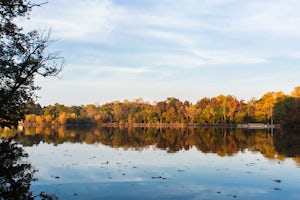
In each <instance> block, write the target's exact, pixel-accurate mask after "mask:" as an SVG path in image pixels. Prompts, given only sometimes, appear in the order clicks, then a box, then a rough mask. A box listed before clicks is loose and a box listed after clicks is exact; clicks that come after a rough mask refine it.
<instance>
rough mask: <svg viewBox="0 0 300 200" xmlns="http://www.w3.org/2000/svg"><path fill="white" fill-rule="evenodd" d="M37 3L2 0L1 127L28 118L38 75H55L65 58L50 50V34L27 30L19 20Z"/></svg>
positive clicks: (24, 0)
mask: <svg viewBox="0 0 300 200" xmlns="http://www.w3.org/2000/svg"><path fill="white" fill-rule="evenodd" d="M40 5H41V4H34V3H31V2H30V1H26V0H1V1H0V126H2V127H3V126H7V127H10V126H17V124H18V122H19V121H20V120H22V119H24V115H25V113H26V105H28V104H30V103H32V102H34V101H35V99H36V96H35V94H34V92H35V90H37V89H39V87H37V86H36V85H35V82H34V79H35V76H36V75H41V76H44V77H47V76H55V75H57V74H58V72H59V71H60V70H61V66H62V63H63V59H62V58H61V57H59V54H57V53H46V51H45V50H46V49H47V47H48V46H49V44H50V43H51V42H52V41H51V40H49V37H50V33H48V34H42V33H39V32H37V31H35V30H34V31H31V32H28V33H25V32H24V31H23V29H22V27H19V26H18V25H17V24H16V23H15V22H16V19H17V18H22V17H28V15H29V13H30V11H31V10H32V8H33V7H37V6H40Z"/></svg>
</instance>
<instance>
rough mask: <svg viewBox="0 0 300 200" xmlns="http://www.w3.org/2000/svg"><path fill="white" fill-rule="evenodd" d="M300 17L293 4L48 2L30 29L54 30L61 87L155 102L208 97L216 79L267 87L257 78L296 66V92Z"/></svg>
mask: <svg viewBox="0 0 300 200" xmlns="http://www.w3.org/2000/svg"><path fill="white" fill-rule="evenodd" d="M299 13H300V1H298V0H286V1H279V0H278V1H270V0H251V1H240V0H166V1H161V0H152V1H121V0H90V1H72V0H66V1H60V0H52V1H51V2H49V4H47V5H45V6H43V7H41V8H36V9H34V11H33V15H32V16H31V20H30V23H28V24H30V26H29V25H28V27H29V28H35V27H42V28H43V27H46V28H47V27H48V28H49V27H52V29H53V37H54V38H55V39H60V40H59V41H58V43H59V44H60V47H61V51H62V52H63V54H64V55H66V60H67V63H68V66H66V67H65V69H64V71H63V72H62V79H64V81H65V82H66V83H67V84H66V87H68V88H69V87H71V86H72V83H73V84H74V85H80V88H81V89H82V90H83V88H84V87H86V88H93V89H94V90H96V89H97V88H102V89H103V88H106V91H109V88H114V89H117V88H118V87H119V89H120V90H123V89H124V88H126V89H124V91H128V92H132V93H135V92H136V93H138V94H142V93H143V94H145V93H144V92H142V90H143V88H145V89H147V90H148V91H149V94H145V95H148V96H151V95H152V96H159V95H162V94H172V93H173V94H174V95H175V94H179V93H180V92H181V93H184V94H194V91H195V89H198V90H199V91H203V93H205V90H208V89H207V88H209V87H210V86H211V88H214V85H215V83H216V79H218V80H219V81H220V83H219V82H218V84H221V85H222V86H224V87H226V85H227V88H229V89H231V88H232V90H234V88H233V87H237V88H238V87H241V86H239V84H233V83H232V82H231V85H229V84H230V83H229V82H230V80H231V79H232V78H236V77H238V78H239V79H238V80H237V81H239V80H243V81H242V82H241V84H240V85H243V84H244V85H250V86H251V85H252V83H253V82H255V84H256V85H259V84H260V85H264V84H265V85H266V83H265V82H264V81H263V79H264V78H261V76H259V77H258V78H256V77H255V76H256V74H255V73H254V72H257V71H261V69H262V68H266V69H268V71H269V72H272V74H275V71H276V70H277V71H276V74H277V75H278V74H282V71H280V70H278V69H279V68H280V67H282V63H284V66H286V67H292V66H293V72H292V73H291V74H290V75H288V74H284V79H285V80H286V81H285V84H288V83H289V84H292V83H293V84H294V83H295V82H296V81H297V80H296V78H295V74H298V75H299V76H300V74H299V73H300V72H299V70H295V69H296V68H295V67H294V65H296V64H297V63H296V61H297V59H299V57H300V56H299V45H300V44H299V35H300V27H299V26H298V25H299V24H300V14H299ZM279 66H280V67H279ZM275 68H276V69H275ZM282 68H283V67H282ZM273 69H274V70H273ZM249 71H250V72H253V73H251V75H252V76H254V77H252V79H250V78H249V77H248V76H247V74H249ZM273 71H274V72H273ZM236 72H238V74H237V75H235V73H236ZM269 72H267V73H266V76H267V75H268V74H269ZM218 74H220V75H218ZM233 76H235V77H233ZM270 76H271V77H274V76H272V75H270ZM276 78H278V76H276V77H275V78H271V79H267V78H266V80H269V81H270V83H268V86H269V85H272V84H273V85H278V81H277V82H276V83H275V82H274V80H275V79H276ZM137 82H140V83H143V84H138V86H137V84H136V83H137ZM233 82H234V81H233ZM92 84H94V86H92ZM154 84H156V85H155V87H156V89H157V88H158V87H159V89H160V91H159V92H157V93H156V92H155V89H152V88H153V85H154ZM179 85H185V86H186V87H181V86H179ZM200 85H201V86H200ZM187 86H188V87H193V90H192V89H189V88H188V87H187ZM62 87H64V86H62ZM133 87H139V88H138V89H136V90H135V89H133ZM286 87H287V86H286ZM129 88H130V89H129ZM174 88H175V89H174ZM176 88H181V89H182V90H185V91H180V89H177V90H176ZM87 90H89V89H87ZM167 91H168V92H167ZM235 91H242V89H235ZM84 93H85V94H93V92H88V91H84ZM108 93H109V92H108ZM206 93H207V94H209V93H210V91H207V92H206ZM111 95H114V96H115V97H116V96H118V95H117V94H116V93H113V94H111ZM128 95H129V94H128ZM130 95H131V96H134V94H130ZM236 95H237V96H238V94H236ZM249 95H251V94H249ZM113 99H117V98H113ZM187 99H188V97H187Z"/></svg>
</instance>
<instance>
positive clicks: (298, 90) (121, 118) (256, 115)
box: [24, 86, 300, 127]
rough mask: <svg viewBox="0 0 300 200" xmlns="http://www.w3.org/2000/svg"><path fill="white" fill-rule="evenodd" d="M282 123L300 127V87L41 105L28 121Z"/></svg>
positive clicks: (29, 115)
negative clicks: (251, 94) (242, 95)
mask: <svg viewBox="0 0 300 200" xmlns="http://www.w3.org/2000/svg"><path fill="white" fill-rule="evenodd" d="M252 122H257V123H265V124H271V123H276V124H282V125H284V126H293V127H297V126H298V127H299V124H300V86H298V87H295V88H294V90H293V92H292V93H291V94H289V95H287V94H284V93H283V92H281V91H279V92H268V93H265V94H264V95H263V96H262V97H261V98H260V99H254V98H252V99H251V100H249V101H248V102H245V101H244V100H238V99H237V98H236V97H235V96H233V95H226V96H225V95H219V96H217V97H212V98H207V97H205V98H202V99H200V100H199V101H197V102H196V103H195V104H193V103H191V102H189V101H180V100H179V99H177V98H174V97H169V98H167V99H166V100H164V101H159V102H154V103H152V104H150V103H147V102H144V101H143V99H141V98H140V99H136V100H134V101H128V100H125V101H123V102H120V101H115V102H111V103H107V104H104V105H101V106H97V105H94V104H89V105H85V106H83V105H82V106H65V105H62V104H58V103H56V104H55V105H49V106H45V107H43V108H42V107H41V106H40V105H39V104H32V105H30V106H29V114H27V115H26V116H25V120H24V124H56V125H79V124H99V125H101V124H107V123H118V124H134V123H141V124H164V123H165V124H174V125H176V124H194V123H198V124H240V123H252Z"/></svg>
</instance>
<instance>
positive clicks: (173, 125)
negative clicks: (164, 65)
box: [20, 122, 280, 129]
mask: <svg viewBox="0 0 300 200" xmlns="http://www.w3.org/2000/svg"><path fill="white" fill-rule="evenodd" d="M20 126H21V127H22V126H24V127H36V126H46V127H47V126H65V127H89V126H97V127H108V128H191V127H193V128H197V127H204V128H210V127H215V128H244V129H270V128H280V124H263V123H247V124H208V123H207V124H199V123H189V124H187V123H127V122H126V123H124V122H120V123H118V122H113V123H99V124H63V125H62V124H56V123H53V124H51V123H43V124H37V123H20Z"/></svg>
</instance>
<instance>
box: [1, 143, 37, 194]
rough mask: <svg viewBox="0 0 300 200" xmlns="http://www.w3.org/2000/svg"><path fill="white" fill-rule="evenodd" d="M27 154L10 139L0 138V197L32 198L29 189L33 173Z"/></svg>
mask: <svg viewBox="0 0 300 200" xmlns="http://www.w3.org/2000/svg"><path fill="white" fill-rule="evenodd" d="M27 156H28V155H27V154H26V153H25V152H24V150H23V148H22V147H20V146H19V145H18V144H17V143H15V142H12V141H11V140H4V139H0V199H33V195H32V192H31V191H30V185H31V181H33V180H34V178H33V174H34V172H35V171H36V170H35V169H34V168H33V167H32V166H31V164H29V163H26V162H24V158H26V157H27Z"/></svg>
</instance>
